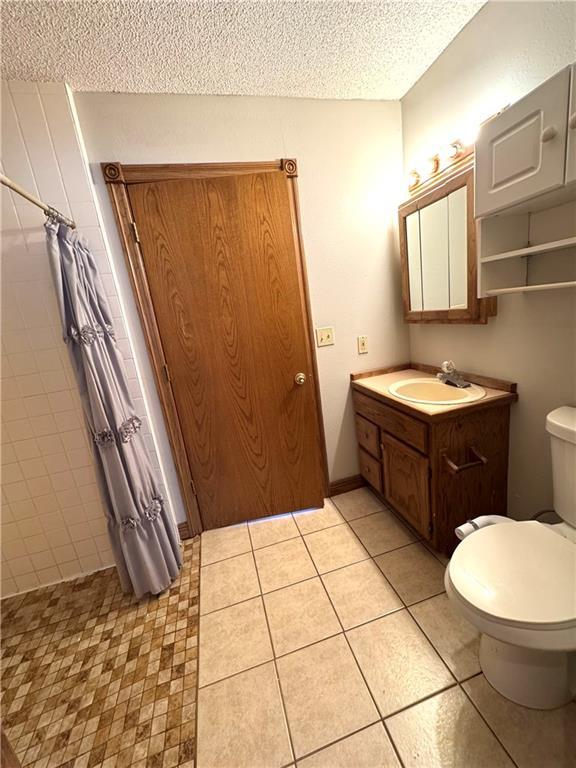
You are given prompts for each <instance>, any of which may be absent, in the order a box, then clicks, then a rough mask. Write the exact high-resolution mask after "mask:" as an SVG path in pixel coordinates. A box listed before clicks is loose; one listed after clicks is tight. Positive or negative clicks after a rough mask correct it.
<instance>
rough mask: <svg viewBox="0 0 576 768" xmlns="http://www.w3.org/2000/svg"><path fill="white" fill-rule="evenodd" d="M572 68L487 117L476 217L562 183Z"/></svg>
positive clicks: (478, 163) (479, 149)
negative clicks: (494, 114)
mask: <svg viewBox="0 0 576 768" xmlns="http://www.w3.org/2000/svg"><path fill="white" fill-rule="evenodd" d="M569 83H570V69H569V68H567V69H563V70H562V71H561V72H559V73H558V74H557V75H555V76H554V77H552V78H550V80H547V81H546V82H545V83H543V85H541V86H540V87H539V88H536V90H534V91H532V93H529V94H528V96H525V97H524V98H523V99H521V100H520V101H518V102H517V103H516V104H513V105H512V106H511V107H509V108H508V109H506V110H505V111H504V112H502V114H500V115H497V116H496V117H494V118H493V119H492V120H489V121H488V122H487V123H486V124H485V125H484V126H483V127H482V129H481V131H480V135H479V137H478V140H477V142H476V206H475V207H476V216H486V215H488V214H490V213H493V212H494V211H498V210H500V209H502V208H505V207H507V206H510V205H514V204H515V203H520V202H522V201H523V200H528V199H529V198H531V197H535V196H536V195H540V194H542V193H544V192H548V191H550V190H552V189H556V188H557V187H560V186H562V185H563V184H564V165H565V148H566V113H567V110H568V90H569Z"/></svg>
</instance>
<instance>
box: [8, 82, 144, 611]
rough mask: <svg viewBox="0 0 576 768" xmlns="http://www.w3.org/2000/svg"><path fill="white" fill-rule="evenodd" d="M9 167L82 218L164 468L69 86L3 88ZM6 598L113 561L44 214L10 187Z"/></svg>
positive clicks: (58, 205) (17, 84)
mask: <svg viewBox="0 0 576 768" xmlns="http://www.w3.org/2000/svg"><path fill="white" fill-rule="evenodd" d="M2 107H3V109H2V157H1V161H0V165H1V167H2V171H3V173H6V174H7V175H8V176H10V177H11V178H13V179H14V180H15V181H17V182H18V183H19V184H21V185H22V186H23V187H25V188H26V189H28V190H30V192H32V193H33V194H36V195H38V196H40V197H42V198H43V199H45V200H46V201H47V202H48V203H49V204H50V205H53V206H54V207H56V208H58V209H59V210H60V211H62V212H63V213H64V214H65V215H68V216H73V217H74V218H75V220H76V223H77V225H78V227H79V229H80V232H81V234H82V235H83V236H84V237H86V238H87V240H88V242H89V243H90V245H91V247H92V249H93V252H94V257H95V259H96V262H97V264H98V266H99V268H100V270H101V274H102V279H103V286H104V290H105V292H106V295H107V296H110V297H111V311H112V315H113V317H114V318H115V319H114V325H115V330H116V337H117V339H118V341H119V346H120V349H121V352H122V354H123V356H124V358H125V360H126V361H127V371H128V375H129V377H130V382H129V386H130V391H131V393H132V395H133V397H134V398H135V400H136V402H137V405H138V409H139V413H140V414H141V415H142V416H143V421H144V427H143V431H142V433H143V436H145V437H146V445H147V448H148V450H149V453H150V457H151V461H152V462H153V465H154V466H157V457H156V455H155V447H154V445H153V441H151V440H150V438H149V437H148V436H149V429H148V421H147V419H146V413H145V410H144V401H143V399H142V388H141V385H140V382H139V380H138V377H137V371H136V368H135V366H134V362H133V352H132V349H131V346H130V343H129V341H128V337H127V332H126V324H125V322H124V319H123V317H122V308H121V305H120V302H119V301H118V298H117V295H118V291H117V287H116V284H115V281H114V278H113V276H112V271H111V268H110V260H109V257H108V254H107V252H106V244H105V241H104V238H103V236H102V232H101V229H100V222H99V218H98V212H97V208H96V204H95V200H94V195H93V190H92V182H91V179H90V177H89V174H88V171H87V167H86V165H85V163H84V158H83V154H82V149H81V146H80V143H79V141H78V137H77V134H76V127H75V124H74V120H73V117H72V114H71V109H70V103H69V97H68V93H67V90H66V87H65V86H64V84H63V83H41V84H39V85H36V84H35V83H26V82H13V83H10V84H9V85H8V86H7V85H6V84H3V85H2ZM0 196H1V211H2V262H1V264H0V266H1V270H2V281H1V290H2V307H1V310H2V329H1V341H2V368H1V373H2V391H1V397H2V433H1V439H2V466H3V493H2V498H3V501H4V509H3V516H2V527H1V532H2V546H1V553H2V560H3V565H4V566H5V567H4V573H3V579H2V596H5V595H9V594H13V593H14V592H18V591H25V590H28V589H34V588H36V587H38V586H40V585H45V584H50V583H53V582H56V581H59V580H61V579H69V578H73V577H74V576H78V575H81V574H82V573H90V572H91V571H93V570H95V569H97V568H101V567H105V566H108V565H110V564H112V562H113V557H112V552H111V548H110V542H109V539H108V535H107V524H106V516H105V511H104V506H103V502H102V499H101V498H100V492H99V487H98V484H97V481H96V469H95V464H94V457H93V454H92V445H91V441H90V437H89V435H88V434H87V431H86V427H85V423H84V417H83V413H82V405H81V402H80V397H79V394H78V389H77V385H76V381H75V378H74V372H73V370H72V366H71V362H70V357H69V353H68V350H67V348H66V346H65V344H64V343H63V340H62V330H61V322H60V317H59V312H58V306H57V302H56V296H55V293H54V290H53V287H52V279H51V274H50V265H49V261H48V258H47V255H46V245H45V232H44V214H43V213H42V211H41V210H39V209H38V208H36V207H35V206H33V205H31V204H29V203H28V202H26V201H25V200H23V199H22V198H20V197H18V196H17V195H15V194H13V193H12V192H10V191H9V190H7V189H6V188H4V187H2V188H1V192H0Z"/></svg>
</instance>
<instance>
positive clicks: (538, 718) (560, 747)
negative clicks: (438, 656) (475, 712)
mask: <svg viewBox="0 0 576 768" xmlns="http://www.w3.org/2000/svg"><path fill="white" fill-rule="evenodd" d="M463 687H464V690H465V691H466V692H467V693H468V694H469V696H470V698H471V699H472V701H473V702H474V703H475V704H476V706H477V707H478V709H479V710H480V712H481V713H482V715H483V717H484V718H485V719H486V722H487V723H488V725H490V727H491V728H492V729H493V730H494V733H495V734H496V736H497V737H498V738H499V739H500V741H501V742H502V744H503V745H504V747H505V748H506V749H507V750H508V752H509V753H510V755H511V756H512V758H513V759H514V760H515V761H516V763H517V765H518V768H574V766H575V765H576V702H571V703H570V704H566V706H564V707H561V708H560V709H552V710H538V709H528V708H527V707H521V706H519V705H518V704H514V702H512V701H509V700H508V699H505V698H504V697H503V696H501V695H500V694H499V693H498V692H497V691H495V690H494V688H492V686H491V685H490V684H489V683H488V681H487V680H486V678H485V677H484V675H479V676H478V677H474V678H472V680H468V681H467V682H465V683H464V684H463Z"/></svg>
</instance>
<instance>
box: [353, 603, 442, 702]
mask: <svg viewBox="0 0 576 768" xmlns="http://www.w3.org/2000/svg"><path fill="white" fill-rule="evenodd" d="M346 634H347V636H348V639H349V640H350V645H351V646H352V650H353V651H354V655H355V656H356V658H357V660H358V663H359V664H360V668H361V669H362V672H363V673H364V676H365V678H366V680H367V682H368V685H369V686H370V690H371V691H372V694H373V696H374V698H375V700H376V703H377V704H378V707H379V708H380V712H381V714H382V717H387V716H388V715H390V714H392V712H396V710H398V709H401V708H402V707H407V706H408V705H410V704H414V703H415V702H417V701H419V700H420V699H423V698H424V697H425V696H429V695H430V694H432V693H435V692H436V691H440V690H441V689H442V688H445V687H446V686H449V685H451V684H452V683H454V678H453V677H452V675H451V674H450V673H449V672H448V670H447V669H446V667H445V666H444V664H443V663H442V662H441V661H440V659H439V658H438V656H437V655H436V652H435V651H434V649H433V648H432V646H431V645H430V643H429V642H428V640H427V639H426V638H425V637H424V635H423V634H422V632H421V631H420V629H419V628H418V626H417V624H416V623H415V621H414V619H412V617H411V616H410V614H409V613H408V611H406V610H403V611H397V612H396V613H391V614H389V615H388V616H384V618H382V619H377V620H376V621H372V622H370V624H364V625H363V626H361V627H357V628H356V629H351V630H349V631H348V632H347V633H346Z"/></svg>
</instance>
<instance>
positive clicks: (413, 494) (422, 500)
mask: <svg viewBox="0 0 576 768" xmlns="http://www.w3.org/2000/svg"><path fill="white" fill-rule="evenodd" d="M382 449H383V459H382V461H383V464H384V497H385V499H386V501H388V502H389V503H390V504H391V505H392V506H393V507H394V509H395V510H396V511H397V512H399V513H400V514H401V515H402V516H403V517H404V518H406V520H407V521H408V522H409V523H410V525H412V526H413V527H414V528H415V529H416V530H417V531H419V532H420V533H421V534H422V535H423V536H425V537H426V538H429V536H430V531H429V523H430V499H429V473H428V459H427V458H426V457H425V456H422V455H421V454H419V453H417V452H416V451H414V450H412V448H409V447H408V446H407V445H404V443H401V442H400V441H399V440H396V439H395V438H393V437H390V435H387V434H384V433H383V434H382Z"/></svg>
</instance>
